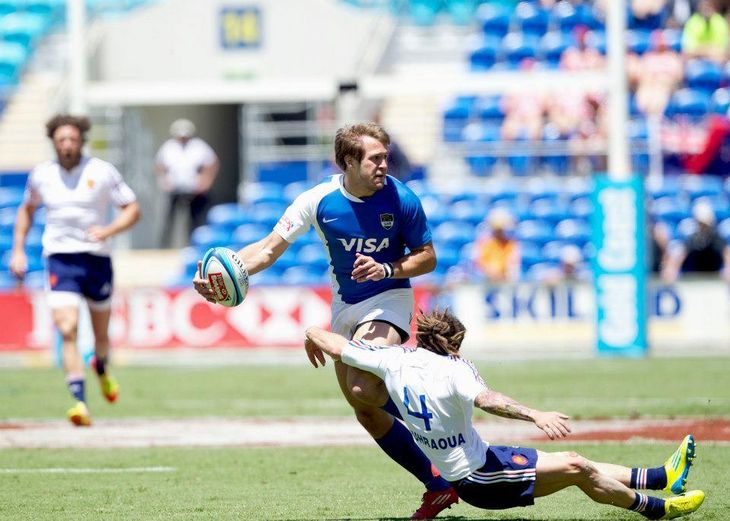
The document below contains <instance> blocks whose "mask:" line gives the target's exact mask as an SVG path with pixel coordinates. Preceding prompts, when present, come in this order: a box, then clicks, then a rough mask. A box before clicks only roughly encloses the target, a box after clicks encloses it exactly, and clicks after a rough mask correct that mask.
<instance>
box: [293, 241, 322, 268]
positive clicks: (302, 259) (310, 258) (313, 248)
mask: <svg viewBox="0 0 730 521" xmlns="http://www.w3.org/2000/svg"><path fill="white" fill-rule="evenodd" d="M297 261H298V262H299V263H300V264H302V265H304V266H310V267H311V268H312V269H313V270H316V271H320V272H322V271H327V269H328V268H329V265H330V263H329V259H328V258H327V254H326V253H325V251H324V248H323V247H322V245H321V244H307V245H305V246H302V247H301V248H299V251H298V252H297Z"/></svg>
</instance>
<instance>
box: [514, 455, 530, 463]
mask: <svg viewBox="0 0 730 521" xmlns="http://www.w3.org/2000/svg"><path fill="white" fill-rule="evenodd" d="M512 461H513V462H515V463H516V464H517V465H527V458H526V457H524V456H523V455H522V454H515V455H514V456H512Z"/></svg>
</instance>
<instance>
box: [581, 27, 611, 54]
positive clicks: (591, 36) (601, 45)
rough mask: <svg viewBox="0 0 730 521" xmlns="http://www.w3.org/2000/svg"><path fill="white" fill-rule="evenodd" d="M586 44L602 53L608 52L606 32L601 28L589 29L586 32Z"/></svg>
mask: <svg viewBox="0 0 730 521" xmlns="http://www.w3.org/2000/svg"><path fill="white" fill-rule="evenodd" d="M586 45H587V46H588V47H589V48H591V49H595V50H597V51H598V52H600V53H601V54H606V45H607V44H606V32H605V31H603V30H601V29H594V30H592V31H589V32H588V33H587V34H586Z"/></svg>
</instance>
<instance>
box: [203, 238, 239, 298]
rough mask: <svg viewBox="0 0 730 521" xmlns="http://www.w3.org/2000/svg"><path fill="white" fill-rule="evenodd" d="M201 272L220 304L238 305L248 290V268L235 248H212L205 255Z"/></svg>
mask: <svg viewBox="0 0 730 521" xmlns="http://www.w3.org/2000/svg"><path fill="white" fill-rule="evenodd" d="M202 264H203V265H202V267H201V272H202V275H203V278H204V279H208V282H209V283H210V287H211V289H212V290H213V291H214V292H215V299H216V300H217V301H218V304H222V305H224V306H227V307H233V306H238V305H239V304H240V303H241V302H243V299H245V298H246V293H247V292H248V270H247V269H246V265H245V264H244V263H243V261H242V260H241V259H240V258H239V257H238V255H236V253H235V252H234V251H233V250H229V249H228V248H211V249H209V250H208V251H207V252H205V255H204V256H203V261H202Z"/></svg>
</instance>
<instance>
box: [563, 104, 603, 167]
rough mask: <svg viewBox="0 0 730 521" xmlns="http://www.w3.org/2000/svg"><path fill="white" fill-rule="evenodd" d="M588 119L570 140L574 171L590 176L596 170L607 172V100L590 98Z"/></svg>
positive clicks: (581, 121)
mask: <svg viewBox="0 0 730 521" xmlns="http://www.w3.org/2000/svg"><path fill="white" fill-rule="evenodd" d="M586 101H587V107H588V112H587V117H585V118H584V119H581V120H580V122H579V124H578V129H577V132H576V133H575V135H574V136H573V138H572V139H571V140H570V150H571V151H572V156H573V161H574V162H575V164H574V166H573V168H572V170H573V171H574V172H577V173H579V174H584V175H588V174H590V173H591V172H595V171H596V170H605V169H606V167H607V164H606V140H607V137H608V134H607V128H608V127H607V125H608V124H607V120H606V100H605V99H604V98H603V97H599V96H592V95H591V96H588V97H587V98H586Z"/></svg>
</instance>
